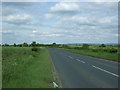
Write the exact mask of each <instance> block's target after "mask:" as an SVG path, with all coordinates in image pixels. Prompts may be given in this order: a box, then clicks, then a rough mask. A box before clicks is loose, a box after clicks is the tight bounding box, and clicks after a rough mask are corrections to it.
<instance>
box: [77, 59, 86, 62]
mask: <svg viewBox="0 0 120 90" xmlns="http://www.w3.org/2000/svg"><path fill="white" fill-rule="evenodd" d="M76 60H77V61H80V62H82V63H85V62H84V61H82V60H79V59H76Z"/></svg>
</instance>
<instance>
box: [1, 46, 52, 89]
mask: <svg viewBox="0 0 120 90" xmlns="http://www.w3.org/2000/svg"><path fill="white" fill-rule="evenodd" d="M31 48H32V47H3V48H2V60H3V61H2V68H3V73H2V74H3V80H2V81H3V82H2V86H3V88H52V86H51V84H50V82H52V81H54V80H53V76H52V64H51V60H50V56H49V53H48V51H47V50H46V49H45V48H42V49H41V48H39V49H38V51H35V50H33V51H32V49H31Z"/></svg>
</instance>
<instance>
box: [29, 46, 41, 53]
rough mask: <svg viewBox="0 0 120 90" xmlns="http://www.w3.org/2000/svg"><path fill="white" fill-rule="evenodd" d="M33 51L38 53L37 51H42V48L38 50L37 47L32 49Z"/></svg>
mask: <svg viewBox="0 0 120 90" xmlns="http://www.w3.org/2000/svg"><path fill="white" fill-rule="evenodd" d="M31 50H32V51H35V52H37V51H39V50H40V48H37V47H32V49H31Z"/></svg>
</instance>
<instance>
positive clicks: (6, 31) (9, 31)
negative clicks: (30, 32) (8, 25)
mask: <svg viewBox="0 0 120 90" xmlns="http://www.w3.org/2000/svg"><path fill="white" fill-rule="evenodd" d="M0 32H1V33H12V32H13V31H12V30H0Z"/></svg>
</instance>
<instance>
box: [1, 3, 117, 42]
mask: <svg viewBox="0 0 120 90" xmlns="http://www.w3.org/2000/svg"><path fill="white" fill-rule="evenodd" d="M2 26H3V27H2V31H1V32H2V43H8V44H13V43H23V42H27V43H31V42H32V41H36V42H38V43H53V42H56V43H117V42H118V36H119V34H118V3H117V2H72V3H70V2H3V3H2Z"/></svg>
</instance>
